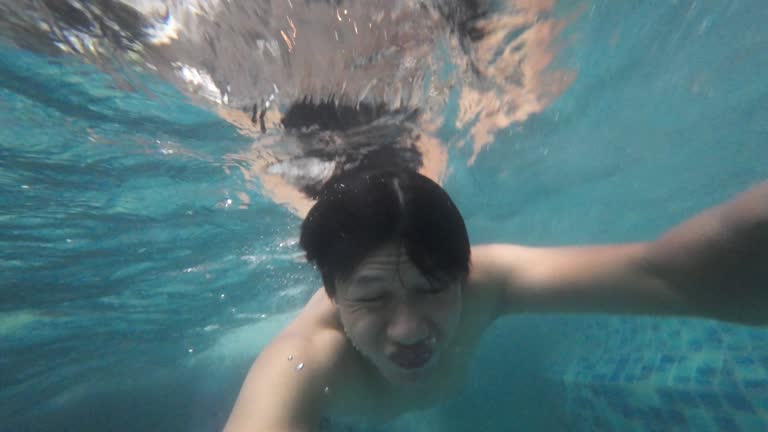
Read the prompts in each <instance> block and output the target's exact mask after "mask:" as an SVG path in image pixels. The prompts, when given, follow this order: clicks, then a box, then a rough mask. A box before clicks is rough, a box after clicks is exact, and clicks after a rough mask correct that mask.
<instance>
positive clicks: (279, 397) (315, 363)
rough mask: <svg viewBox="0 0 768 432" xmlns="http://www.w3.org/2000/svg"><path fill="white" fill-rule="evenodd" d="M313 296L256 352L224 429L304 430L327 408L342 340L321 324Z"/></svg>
mask: <svg viewBox="0 0 768 432" xmlns="http://www.w3.org/2000/svg"><path fill="white" fill-rule="evenodd" d="M326 313H327V311H324V310H323V305H322V304H319V303H318V298H317V295H316V296H315V297H313V299H312V300H310V302H309V303H308V304H307V306H305V308H304V310H303V311H302V312H301V313H299V315H298V316H297V317H296V319H295V320H294V321H293V322H292V323H291V324H289V325H288V327H286V329H285V330H284V331H283V332H281V333H280V334H279V335H278V336H277V337H275V339H274V340H273V341H272V342H270V343H269V345H267V346H266V347H265V348H264V350H263V351H262V352H261V353H260V354H259V356H258V358H257V359H256V361H254V363H253V365H252V366H251V369H250V371H249V372H248V375H247V377H246V379H245V381H244V383H243V386H242V388H241V390H240V394H239V396H238V398H237V402H236V403H235V407H234V409H233V411H232V414H231V416H230V418H229V421H228V422H227V426H226V428H225V431H227V432H237V431H252V430H270V431H305V430H312V429H313V426H314V425H315V424H316V423H317V422H318V421H319V420H320V417H321V416H322V415H323V413H324V412H326V411H327V408H328V406H329V405H331V404H332V401H331V400H330V395H329V393H328V392H327V391H326V387H327V386H328V384H329V383H331V382H337V381H338V379H337V378H338V375H339V374H340V371H342V370H343V367H342V366H343V362H344V361H345V360H344V359H345V357H346V356H345V352H346V351H347V342H346V338H345V337H344V335H343V333H342V332H339V331H338V330H336V329H335V328H333V327H332V326H328V325H326V320H327V319H328V317H327V316H325V315H326Z"/></svg>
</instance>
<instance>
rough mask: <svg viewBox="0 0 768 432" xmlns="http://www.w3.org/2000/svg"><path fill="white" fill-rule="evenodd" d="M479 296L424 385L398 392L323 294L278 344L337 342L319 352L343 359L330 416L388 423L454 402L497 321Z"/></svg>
mask: <svg viewBox="0 0 768 432" xmlns="http://www.w3.org/2000/svg"><path fill="white" fill-rule="evenodd" d="M475 291H477V290H476V289H475V290H474V291H473V290H472V289H471V288H470V287H467V289H466V291H465V295H464V313H463V314H462V320H461V324H460V326H459V329H458V332H457V333H456V336H455V337H454V340H453V342H452V343H451V345H450V347H449V348H447V349H445V350H444V351H443V352H441V353H440V361H439V362H437V363H436V364H435V365H434V366H433V367H432V368H431V369H430V370H429V373H428V375H427V376H425V379H423V380H420V381H419V382H418V384H412V385H408V386H402V387H396V386H393V385H391V384H389V383H388V382H387V381H386V380H385V379H384V378H383V377H381V375H380V374H379V373H378V371H377V370H376V369H375V367H373V366H372V365H371V364H370V363H369V362H368V361H367V360H366V359H365V358H364V357H363V356H362V355H361V354H360V353H359V352H358V351H357V350H356V349H355V347H354V346H353V345H352V343H351V342H350V341H349V340H348V338H347V337H346V335H345V333H344V329H343V327H342V325H341V322H340V320H339V318H338V315H337V311H336V306H335V305H334V304H333V302H332V301H331V299H330V298H329V297H328V296H327V294H326V293H325V290H323V289H319V290H318V291H317V292H315V294H314V295H313V296H312V298H311V299H310V300H309V302H307V304H306V305H305V306H304V308H303V309H302V311H301V312H300V313H299V315H298V316H297V317H296V318H295V319H294V321H293V322H291V323H290V324H289V325H288V326H287V327H286V328H285V329H284V330H283V332H282V333H281V334H280V335H278V337H277V339H276V340H278V339H279V338H281V337H286V336H288V335H290V336H296V335H300V336H301V337H302V338H308V339H312V338H313V337H314V336H315V335H316V334H318V333H324V337H325V338H330V339H331V340H333V342H332V343H323V344H322V346H320V347H319V348H318V349H323V350H326V349H327V350H337V351H338V352H337V353H335V354H334V355H332V356H333V357H335V358H337V359H338V361H336V362H335V363H334V365H333V367H332V368H333V369H335V370H329V371H327V376H328V383H327V385H326V387H327V399H328V405H327V407H328V411H327V414H329V415H331V416H340V417H347V416H349V417H356V418H366V419H369V420H373V419H376V420H387V419H391V418H393V417H396V416H398V415H400V414H402V413H404V412H406V411H411V410H415V409H423V408H427V407H429V406H431V405H434V404H435V403H437V402H439V401H441V400H445V399H448V398H451V397H453V396H454V395H455V394H456V393H457V392H458V391H459V390H460V389H461V388H462V387H463V385H464V381H465V379H466V373H467V369H468V364H469V362H470V360H471V358H472V353H473V351H474V348H475V345H476V343H477V341H478V339H479V338H480V335H481V334H482V332H483V330H485V328H487V327H488V325H489V324H490V323H491V321H492V319H493V316H494V314H493V312H492V311H491V310H490V309H492V305H490V304H489V303H490V302H489V299H486V298H483V296H480V295H477V293H476V292H475ZM317 354H318V355H328V353H322V354H320V353H317ZM310 360H311V359H308V361H310Z"/></svg>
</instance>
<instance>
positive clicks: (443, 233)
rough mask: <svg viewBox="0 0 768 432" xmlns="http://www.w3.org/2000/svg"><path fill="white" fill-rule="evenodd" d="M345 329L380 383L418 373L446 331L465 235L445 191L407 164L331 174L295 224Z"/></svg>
mask: <svg viewBox="0 0 768 432" xmlns="http://www.w3.org/2000/svg"><path fill="white" fill-rule="evenodd" d="M301 246H302V247H303V248H304V250H305V251H306V252H307V258H308V259H309V261H310V262H313V263H314V264H316V265H317V267H318V268H319V270H320V273H321V275H322V278H323V282H324V283H325V289H326V290H327V292H328V295H329V297H330V298H331V299H332V300H333V302H334V303H335V305H336V307H337V309H338V312H339V317H340V320H341V323H342V325H343V327H344V330H345V332H346V334H347V337H348V338H349V340H350V341H351V342H352V344H353V345H354V346H355V347H356V348H357V350H358V351H359V352H360V353H361V354H362V355H363V356H365V357H366V358H367V359H368V360H370V361H371V363H373V365H374V366H375V367H376V368H377V369H378V371H379V372H380V373H381V374H382V375H383V376H384V377H385V378H386V379H388V380H389V381H391V382H396V383H404V382H413V381H418V380H419V379H420V378H421V377H423V376H424V374H425V373H428V371H429V370H430V368H431V366H433V365H435V364H436V362H437V360H438V357H439V355H440V352H441V351H442V350H443V348H445V347H446V346H448V345H449V344H450V343H451V341H452V338H453V335H454V334H455V331H456V328H457V327H458V323H459V320H460V317H461V311H462V291H463V289H462V288H463V286H464V284H465V282H466V278H467V275H468V273H469V258H470V256H469V254H470V249H469V239H468V236H467V231H466V228H465V226H464V221H463V219H462V217H461V214H460V213H459V211H458V209H457V208H456V206H455V205H454V204H453V202H452V201H451V199H450V198H449V197H448V194H447V193H446V192H445V191H444V190H443V189H442V188H440V186H438V185H437V184H436V183H434V182H433V181H431V180H429V179H428V178H426V177H424V176H422V175H420V174H418V173H416V172H415V171H410V170H397V171H375V172H369V173H363V174H346V175H344V176H343V177H339V178H336V179H334V180H332V181H331V183H330V184H328V185H327V186H326V187H325V188H324V189H323V192H322V193H321V195H320V199H319V200H318V202H317V203H316V204H315V206H314V207H313V208H312V209H311V210H310V212H309V214H308V215H307V218H306V219H305V221H304V224H303V226H302V233H301Z"/></svg>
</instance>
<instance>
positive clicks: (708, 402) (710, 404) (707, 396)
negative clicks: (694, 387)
mask: <svg viewBox="0 0 768 432" xmlns="http://www.w3.org/2000/svg"><path fill="white" fill-rule="evenodd" d="M698 396H699V401H701V406H703V407H706V408H707V409H712V410H720V409H722V408H723V402H722V401H721V400H720V396H718V395H717V394H715V393H699V395H698Z"/></svg>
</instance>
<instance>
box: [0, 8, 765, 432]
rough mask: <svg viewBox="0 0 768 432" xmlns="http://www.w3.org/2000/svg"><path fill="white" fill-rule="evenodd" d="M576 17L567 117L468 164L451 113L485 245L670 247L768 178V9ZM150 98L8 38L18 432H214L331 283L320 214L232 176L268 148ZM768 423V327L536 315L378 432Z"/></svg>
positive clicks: (7, 268)
mask: <svg viewBox="0 0 768 432" xmlns="http://www.w3.org/2000/svg"><path fill="white" fill-rule="evenodd" d="M561 8H562V13H563V14H567V13H571V11H573V10H581V13H580V14H579V15H578V17H577V18H576V19H575V20H574V21H573V22H571V23H570V24H569V25H568V26H567V27H566V28H565V30H564V32H563V34H562V35H561V39H562V45H563V47H562V49H561V50H560V51H559V54H558V57H557V58H556V59H555V63H556V66H557V67H563V68H568V69H571V70H574V71H576V77H575V80H574V81H573V83H572V85H571V86H570V87H569V88H568V89H567V90H566V91H565V92H564V93H563V94H562V95H560V96H559V97H558V98H557V99H556V100H554V102H553V103H552V104H551V105H549V106H548V107H547V108H546V109H545V110H543V111H542V112H541V113H538V114H535V115H533V116H531V117H529V118H528V119H527V120H525V121H524V122H521V123H517V124H514V125H512V126H510V127H508V128H506V129H505V130H503V131H502V132H501V133H499V134H498V135H497V136H496V139H495V141H494V143H493V145H491V146H490V147H489V148H487V149H486V150H484V151H483V152H481V153H480V155H479V156H478V158H477V160H476V162H475V163H474V164H473V165H471V166H468V165H467V160H468V159H469V156H470V153H471V149H470V146H466V145H465V146H459V145H458V143H459V142H461V141H464V140H469V139H470V135H469V130H467V129H466V128H457V127H456V126H455V122H454V121H453V120H454V119H455V117H456V115H457V113H456V111H457V105H458V103H457V101H456V100H455V99H456V94H455V93H453V94H452V96H451V99H449V103H448V104H447V105H446V108H445V111H444V112H443V113H442V114H443V116H442V118H443V119H444V122H443V123H442V124H441V126H440V129H439V132H438V133H439V137H440V138H441V140H442V141H443V142H445V143H447V144H448V145H449V149H450V153H449V154H450V158H449V174H448V175H447V177H446V181H445V185H446V188H447V189H448V191H449V192H450V193H451V194H452V196H454V198H455V199H456V201H457V203H458V205H459V207H460V208H461V210H462V212H463V213H464V215H465V217H466V219H467V224H468V227H469V230H470V236H471V238H472V240H473V241H474V242H477V243H479V242H487V241H505V242H518V243H523V244H532V245H550V244H562V243H578V244H583V243H592V242H618V241H631V240H638V239H647V238H652V237H653V236H656V235H658V234H659V233H661V232H662V231H663V230H664V229H665V228H667V227H669V226H670V225H672V224H674V223H677V222H679V221H680V220H682V219H684V218H686V217H688V216H690V215H692V214H693V213H695V212H696V211H699V210H701V209H703V208H706V207H707V206H710V205H712V204H714V203H717V202H720V201H722V200H723V199H726V198H727V197H729V196H731V195H732V194H733V193H736V192H737V191H739V190H742V189H744V188H745V187H747V186H748V185H749V184H751V183H754V182H756V181H759V180H761V179H764V178H766V177H768V168H767V167H768V164H767V163H766V161H768V145H766V137H768V80H767V79H766V78H765V76H764V74H763V73H762V71H764V70H766V69H767V68H768V30H766V28H765V24H764V23H765V22H768V9H767V8H765V7H764V6H763V4H762V2H759V1H729V2H715V1H710V2H707V1H683V0H678V1H674V2H609V1H593V2H587V1H585V2H570V3H568V4H567V5H565V6H561ZM131 79H132V80H133V83H134V84H137V85H141V86H143V87H145V88H147V89H150V90H151V91H150V92H149V93H151V94H152V97H149V96H147V94H148V93H141V92H138V93H135V92H126V91H123V90H121V89H120V87H119V86H116V85H115V84H114V81H113V79H112V77H110V76H109V75H107V74H105V73H103V72H101V71H100V70H98V69H96V68H94V67H92V66H87V65H85V64H83V63H82V62H81V61H80V60H78V59H76V58H70V57H63V58H62V57H55V58H54V57H46V56H44V55H42V54H39V53H38V54H36V53H32V52H29V51H24V50H21V49H19V48H15V47H13V46H11V45H10V43H2V44H0V126H1V127H0V245H1V247H0V274H2V276H3V277H2V280H1V281H0V418H2V419H4V420H3V421H2V424H0V430H3V431H5V430H8V431H20V430H32V431H48V430H51V431H53V430H57V431H60V430H73V431H88V430H111V431H135V430H189V431H207V430H215V429H216V428H218V427H220V426H221V424H222V423H223V421H224V420H225V419H226V416H227V414H228V411H229V409H230V408H231V405H232V403H233V401H234V398H235V396H236V393H237V391H238V389H239V384H240V382H241V380H242V378H243V375H244V373H245V371H246V370H247V367H248V366H249V364H250V362H251V361H252V360H253V358H254V357H255V356H256V355H257V353H258V352H259V350H260V348H261V347H262V346H263V344H264V343H266V341H268V340H269V338H270V337H271V336H272V335H274V334H275V333H276V332H277V331H278V329H279V328H280V326H281V325H282V324H284V323H285V322H286V320H287V319H289V318H290V316H291V314H292V313H293V312H294V311H295V310H296V309H297V308H299V307H300V306H301V305H302V304H303V302H304V301H305V300H306V299H307V298H308V295H309V294H310V293H311V292H312V291H313V290H314V289H315V288H316V287H317V286H319V278H317V276H316V275H315V274H314V273H313V271H312V269H311V268H309V267H308V266H306V265H305V264H303V262H302V256H301V254H300V252H299V250H298V248H297V246H296V238H297V233H298V227H299V223H300V220H299V219H298V218H297V217H295V216H294V215H292V214H291V213H290V212H288V211H287V210H285V209H284V208H282V207H280V206H278V205H276V204H274V203H273V202H271V201H270V200H268V199H267V198H265V197H264V196H263V194H262V191H261V185H260V183H259V181H258V180H257V179H254V178H250V177H248V176H246V175H244V174H243V171H241V170H240V168H241V167H243V165H244V164H245V162H244V161H243V160H241V159H237V158H233V157H231V155H232V154H236V153H238V152H240V151H243V150H245V149H247V148H248V146H249V145H250V144H249V143H250V140H249V139H247V138H245V137H243V136H242V135H240V134H239V133H238V131H237V130H236V129H235V128H234V127H233V126H232V125H230V124H229V123H226V122H225V121H223V120H221V119H220V118H219V117H217V116H216V115H215V114H213V113H212V112H211V111H210V110H207V109H205V108H204V107H201V106H200V105H198V104H195V103H193V102H192V101H190V100H189V99H188V98H187V97H186V96H184V95H183V94H182V93H180V92H179V91H177V90H175V89H174V87H172V86H171V85H170V84H168V83H165V82H163V81H161V80H160V79H159V78H156V77H153V76H151V75H147V74H142V73H136V74H132V75H131ZM766 419H768V331H766V330H762V329H753V328H744V327H737V326H729V325H724V324H719V323H714V322H708V321H698V320H677V319H663V320H662V319H647V318H624V317H596V316H578V317H565V316H518V317H510V318H506V319H504V320H502V321H501V322H499V323H498V324H497V325H496V326H494V327H493V328H492V329H490V330H489V331H488V333H487V334H486V336H485V339H484V341H483V344H482V345H481V347H480V349H479V352H478V354H477V358H476V360H475V362H474V364H473V370H472V380H471V384H470V385H469V386H468V387H467V388H466V389H465V391H464V392H463V393H462V395H460V397H459V398H458V399H457V400H454V401H450V402H447V403H445V404H444V405H441V406H438V407H435V408H434V409H431V410H428V411H426V412H418V413H413V414H409V415H406V416H405V417H403V418H401V419H398V420H396V421H395V422H394V423H393V424H390V425H382V426H380V428H381V429H382V430H418V431H432V430H434V431H454V430H455V431H463V430H492V431H509V430H554V431H559V430H569V431H593V430H596V431H603V430H621V431H628V430H691V431H705V430H728V431H738V430H743V431H758V430H765V429H768V420H766ZM334 428H335V429H338V430H344V429H342V427H341V426H338V427H335V426H334ZM354 429H355V428H352V429H351V430H354ZM357 429H363V430H370V427H358V428H357Z"/></svg>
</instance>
